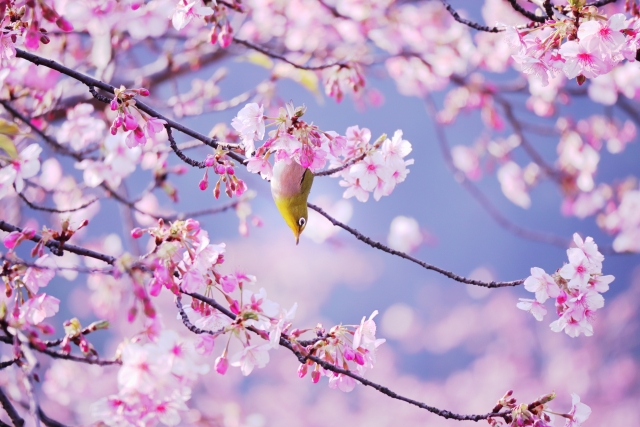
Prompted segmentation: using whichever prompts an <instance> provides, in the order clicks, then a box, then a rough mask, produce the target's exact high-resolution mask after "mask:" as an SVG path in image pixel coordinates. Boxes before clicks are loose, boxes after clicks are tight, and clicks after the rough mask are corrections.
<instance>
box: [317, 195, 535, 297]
mask: <svg viewBox="0 0 640 427" xmlns="http://www.w3.org/2000/svg"><path fill="white" fill-rule="evenodd" d="M307 206H309V208H311V209H313V210H314V211H316V212H318V213H319V214H320V215H322V216H324V217H325V218H327V219H328V220H329V222H331V223H332V224H333V225H335V226H337V227H340V228H342V229H344V230H346V231H348V232H349V233H351V234H352V235H353V236H355V238H356V239H358V240H360V241H362V242H364V243H366V244H367V245H369V246H371V247H372V248H375V249H379V250H381V251H383V252H386V253H389V254H391V255H395V256H398V257H400V258H404V259H406V260H409V261H411V262H413V263H416V264H418V265H419V266H421V267H423V268H426V269H427V270H432V271H435V272H437V273H440V274H442V275H444V276H447V277H448V278H450V279H453V280H455V281H456V282H461V283H466V284H469V285H475V286H482V287H484V288H504V287H507V286H518V285H521V284H522V283H523V282H524V279H520V280H513V281H511V282H495V281H493V282H483V281H481V280H474V279H468V278H466V277H462V276H458V275H457V274H455V273H453V272H451V271H447V270H445V269H443V268H440V267H436V266H435V265H432V264H429V263H426V262H424V261H421V260H419V259H418V258H415V257H413V256H411V255H409V254H406V253H404V252H400V251H397V250H395V249H391V248H390V247H388V246H386V245H383V244H382V243H380V242H376V241H375V240H373V239H371V238H369V237H367V236H365V235H363V234H362V233H360V232H359V231H358V230H356V229H355V228H352V227H349V226H348V225H346V224H343V223H342V222H340V221H338V220H336V219H334V218H332V217H331V216H329V214H327V213H326V212H325V211H323V210H322V209H321V208H320V207H318V206H316V205H314V204H311V203H307Z"/></svg>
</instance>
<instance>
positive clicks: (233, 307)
mask: <svg viewBox="0 0 640 427" xmlns="http://www.w3.org/2000/svg"><path fill="white" fill-rule="evenodd" d="M229 310H231V312H232V313H233V314H235V315H238V314H240V304H238V301H237V300H233V302H232V303H231V304H230V305H229Z"/></svg>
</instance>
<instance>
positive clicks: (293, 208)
mask: <svg viewBox="0 0 640 427" xmlns="http://www.w3.org/2000/svg"><path fill="white" fill-rule="evenodd" d="M312 184H313V172H311V171H310V170H309V169H307V168H305V167H303V166H300V164H299V163H297V162H296V161H295V160H289V162H288V163H287V161H286V160H278V161H276V163H275V164H274V165H273V176H272V178H271V195H272V196H273V200H274V202H275V203H276V206H277V207H278V210H279V211H280V215H282V217H283V218H284V220H285V222H286V223H287V225H288V226H289V228H291V230H292V231H293V235H294V236H295V238H296V245H297V244H298V242H299V241H300V234H302V231H303V230H304V228H305V227H306V226H307V221H308V210H307V198H308V197H309V193H310V192H311V185H312Z"/></svg>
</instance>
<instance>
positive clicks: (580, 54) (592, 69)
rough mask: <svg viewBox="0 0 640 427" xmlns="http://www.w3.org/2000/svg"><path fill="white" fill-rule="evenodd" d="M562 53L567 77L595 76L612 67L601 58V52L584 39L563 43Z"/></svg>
mask: <svg viewBox="0 0 640 427" xmlns="http://www.w3.org/2000/svg"><path fill="white" fill-rule="evenodd" d="M560 54H561V55H562V57H563V58H564V59H565V60H566V62H565V64H564V68H563V70H564V73H565V75H566V76H567V78H570V79H573V78H576V77H577V76H578V75H583V76H585V77H587V78H594V77H597V76H599V75H600V74H605V73H607V72H609V70H610V69H611V67H610V66H609V65H607V64H606V63H605V62H604V61H603V60H602V59H601V58H600V55H599V53H598V52H597V51H595V50H593V49H592V48H590V47H589V46H588V45H587V43H586V42H583V41H580V42H575V41H570V42H567V43H565V44H563V45H562V47H560Z"/></svg>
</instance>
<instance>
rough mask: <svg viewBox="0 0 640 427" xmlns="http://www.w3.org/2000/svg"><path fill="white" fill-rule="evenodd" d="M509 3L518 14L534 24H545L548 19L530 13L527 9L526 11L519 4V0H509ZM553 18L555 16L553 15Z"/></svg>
mask: <svg viewBox="0 0 640 427" xmlns="http://www.w3.org/2000/svg"><path fill="white" fill-rule="evenodd" d="M508 1H509V3H510V4H511V7H512V8H513V9H514V10H515V11H516V12H518V13H520V14H521V15H523V16H525V17H526V18H528V19H530V20H532V21H534V22H540V23H542V24H544V23H545V21H546V18H545V17H544V16H538V15H536V14H535V13H532V12H529V11H528V10H527V9H525V8H524V7H522V6H520V5H519V4H518V0H508ZM552 16H553V15H552Z"/></svg>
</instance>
